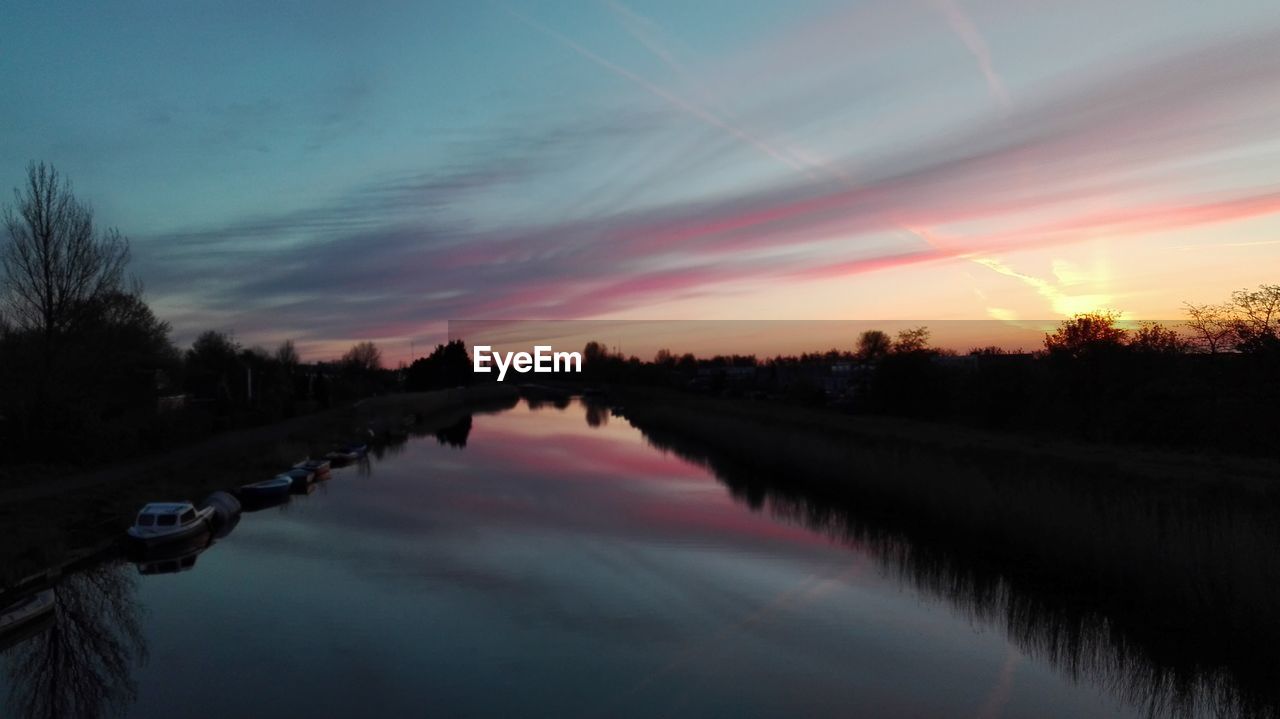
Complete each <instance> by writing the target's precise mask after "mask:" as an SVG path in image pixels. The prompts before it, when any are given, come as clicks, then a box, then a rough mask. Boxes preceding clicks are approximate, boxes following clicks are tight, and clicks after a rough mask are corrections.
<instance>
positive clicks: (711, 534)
mask: <svg viewBox="0 0 1280 719" xmlns="http://www.w3.org/2000/svg"><path fill="white" fill-rule="evenodd" d="M446 439H447V440H448V441H444V440H446ZM462 442H465V447H460V446H457V445H459V444H461V443H462ZM883 566H884V565H883V563H882V562H877V561H876V560H875V559H874V558H873V557H872V555H871V554H870V553H869V552H866V551H865V550H862V549H860V548H859V547H858V546H856V544H854V545H851V544H850V543H849V542H847V541H836V540H834V539H832V538H830V537H829V536H827V535H826V534H823V533H818V532H815V531H812V530H810V529H807V528H806V527H805V526H804V525H803V524H801V523H800V522H796V521H788V520H786V519H782V518H779V516H778V513H776V512H770V511H768V510H767V508H766V509H763V510H762V509H752V508H751V507H750V506H748V504H746V503H744V502H742V501H739V500H738V499H735V497H734V496H733V495H732V494H731V493H730V492H729V491H728V490H727V489H726V487H725V485H724V484H722V483H721V482H720V481H718V480H717V478H716V477H715V476H714V475H712V473H711V472H710V471H709V470H707V469H705V468H703V467H701V466H699V465H697V464H694V463H691V462H689V461H686V460H684V459H681V458H679V457H677V456H675V455H673V454H670V453H666V452H663V451H660V450H658V449H655V448H654V447H652V446H650V445H649V444H648V442H647V441H646V440H645V438H644V437H643V436H642V435H641V434H640V432H639V431H637V430H636V429H634V428H632V427H631V426H629V425H628V423H627V422H625V421H624V420H621V419H619V418H617V417H614V418H612V419H610V418H609V417H608V415H607V413H606V412H600V411H588V410H586V409H585V408H584V407H583V406H582V405H580V404H578V403H576V402H575V403H573V404H571V405H570V406H568V407H567V408H564V409H556V408H554V407H546V408H541V409H536V410H534V409H530V408H529V407H528V406H527V405H526V404H524V403H521V404H520V405H519V406H517V407H516V408H515V409H512V410H510V411H506V412H502V413H499V414H492V415H477V416H476V417H474V420H473V422H472V424H471V427H470V431H469V432H467V431H466V429H465V427H461V428H458V429H457V430H455V431H454V432H452V433H450V434H449V435H448V436H447V437H445V438H443V439H441V440H438V439H437V438H435V437H431V436H428V437H425V438H414V439H411V440H409V441H408V442H407V443H406V444H404V445H402V446H401V447H399V448H396V449H395V450H394V451H389V452H388V453H387V454H386V455H385V456H383V457H381V458H375V459H373V460H372V461H371V462H370V463H369V464H367V465H366V466H363V467H350V468H344V469H340V470H336V471H335V472H334V473H333V477H332V479H331V480H330V481H328V482H326V483H323V484H322V485H320V486H319V489H318V490H317V491H316V492H315V493H313V494H310V495H308V496H299V497H295V498H294V499H293V501H291V502H290V503H289V504H287V505H284V506H282V507H277V508H271V509H266V510H263V511H259V512H254V513H250V514H246V515H245V516H244V517H243V520H242V521H241V522H240V523H239V525H238V526H237V527H236V528H235V529H234V531H233V532H232V533H231V534H230V535H228V536H227V537H225V538H224V539H222V540H220V541H218V542H217V543H216V544H214V545H213V546H212V547H210V548H209V549H208V550H207V551H205V552H203V553H202V554H200V555H199V556H198V557H197V558H196V561H195V564H194V566H192V567H191V568H190V569H189V570H188V571H183V572H179V573H173V574H159V575H142V574H141V573H140V572H139V570H138V568H137V566H135V565H134V564H131V563H126V562H114V563H107V564H104V565H102V566H99V567H97V568H94V569H91V570H89V571H87V572H85V573H82V574H80V575H76V576H73V577H69V578H68V579H67V580H65V581H64V582H63V585H62V586H61V587H59V600H60V602H61V603H62V606H61V608H60V610H59V618H58V623H57V625H56V627H54V628H52V629H48V630H46V631H45V632H44V633H43V634H41V635H39V636H37V637H35V638H34V639H31V640H29V641H27V642H24V643H22V644H19V645H17V646H15V647H12V648H10V649H9V650H8V651H7V652H6V654H5V655H4V656H3V658H2V659H0V667H2V668H3V670H4V671H5V672H6V673H7V678H6V679H5V680H4V681H5V682H6V683H7V685H8V686H7V687H6V690H5V691H4V694H3V695H4V697H5V699H4V701H6V702H7V705H6V706H7V711H6V712H4V715H5V716H9V715H15V716H23V715H48V716H72V715H81V716H89V715H91V712H92V711H101V712H102V713H104V714H113V713H120V714H124V715H127V716H144V717H155V716H208V717H230V716H249V715H256V716H267V715H270V716H279V717H316V716H334V715H351V716H356V715H366V716H367V715H373V714H376V715H381V716H424V715H427V714H437V715H444V716H521V715H555V716H601V717H617V716H677V715H679V716H837V715H838V716H848V715H851V714H854V715H862V716H875V715H880V716H900V717H910V716H922V717H929V716H940V717H941V716H947V717H954V716H968V717H997V716H1003V717H1019V716H1025V717H1050V716H1062V717H1078V716H1127V715H1128V714H1127V713H1126V712H1129V711H1131V710H1130V709H1127V708H1126V707H1125V706H1124V705H1122V704H1121V703H1120V702H1119V701H1118V700H1117V698H1116V697H1115V696H1114V695H1113V694H1112V693H1111V692H1109V691H1107V690H1105V689H1104V688H1102V687H1099V686H1094V685H1092V684H1090V683H1089V682H1087V681H1085V680H1081V682H1080V683H1079V684H1076V683H1073V682H1072V681H1070V680H1069V679H1067V678H1066V677H1065V676H1064V675H1063V673H1061V672H1060V671H1059V670H1057V669H1055V668H1052V667H1050V666H1047V665H1045V664H1044V663H1042V662H1040V661H1037V660H1035V659H1033V658H1029V657H1028V656H1026V655H1024V654H1023V653H1022V652H1020V651H1019V650H1018V649H1017V648H1016V647H1015V646H1014V645H1013V644H1011V642H1010V641H1008V639H1007V638H1006V636H1005V634H1004V631H1003V630H1002V629H999V628H997V627H995V626H993V625H990V624H985V623H983V622H978V621H971V620H970V619H967V618H966V615H965V614H964V613H963V612H960V611H959V610H957V609H956V608H955V607H954V606H953V605H952V604H951V603H948V602H946V601H943V600H941V599H936V598H931V597H930V596H926V595H924V594H921V593H919V592H917V590H915V589H913V588H912V586H911V585H909V584H906V583H904V581H900V580H899V579H898V578H897V576H896V575H893V574H892V573H888V572H886V571H884V570H883V568H882V567H883ZM0 676H3V675H0Z"/></svg>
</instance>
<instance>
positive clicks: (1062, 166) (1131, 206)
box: [138, 3, 1280, 346]
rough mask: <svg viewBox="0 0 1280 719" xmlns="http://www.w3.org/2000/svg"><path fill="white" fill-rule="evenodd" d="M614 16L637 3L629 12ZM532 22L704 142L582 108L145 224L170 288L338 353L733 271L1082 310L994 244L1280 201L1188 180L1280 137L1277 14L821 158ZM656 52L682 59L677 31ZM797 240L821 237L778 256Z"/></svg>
mask: <svg viewBox="0 0 1280 719" xmlns="http://www.w3.org/2000/svg"><path fill="white" fill-rule="evenodd" d="M942 7H943V9H944V10H946V8H947V7H953V8H955V7H957V6H954V4H953V3H943V5H942ZM617 12H619V13H622V14H623V15H624V16H626V17H630V16H627V15H626V13H627V10H626V9H625V8H623V7H622V6H617ZM947 12H948V17H949V18H951V20H950V22H951V23H952V26H953V29H954V30H955V31H956V32H957V33H958V34H959V35H960V36H961V37H962V38H968V39H966V40H965V42H966V45H967V46H968V48H969V50H970V51H971V52H972V53H973V54H974V55H975V57H977V58H978V59H979V61H980V65H981V67H982V68H983V71H984V75H985V76H986V79H987V81H988V83H989V87H990V88H991V91H992V93H993V96H996V97H997V98H1002V97H1003V98H1007V92H1006V91H1005V90H1004V89H1003V88H1004V85H1003V82H1002V81H1001V79H1000V76H999V75H998V74H997V73H996V72H995V70H994V67H993V65H992V63H991V58H990V51H989V50H988V49H987V46H986V45H985V43H984V42H982V41H981V37H980V36H979V35H978V34H977V31H976V29H975V28H973V27H972V24H971V23H970V22H969V21H968V20H966V19H965V16H963V15H962V14H957V15H956V16H955V17H952V16H951V11H949V10H947ZM958 12H959V11H958V9H957V10H956V13H958ZM518 17H520V18H521V22H522V23H524V24H525V25H526V26H528V27H530V28H533V29H534V30H535V31H536V32H537V33H538V34H540V35H542V36H544V37H546V38H547V39H550V40H552V41H554V42H555V43H556V44H558V45H560V46H562V47H564V48H566V49H567V50H569V51H571V52H572V53H574V54H575V55H576V56H578V57H580V58H583V59H585V60H587V61H588V62H589V63H591V64H592V65H593V66H597V67H600V68H602V69H603V70H605V71H607V72H609V73H612V74H614V75H616V76H618V77H619V78H622V79H623V80H625V81H626V84H627V85H629V86H632V87H634V88H639V89H640V90H642V91H643V93H644V95H645V96H646V98H645V99H647V100H655V99H656V100H657V101H659V102H660V103H662V104H663V105H664V106H666V107H667V108H674V109H675V110H677V111H678V113H679V114H680V115H681V116H684V117H688V118H691V119H693V120H696V121H697V123H699V125H700V127H701V131H702V132H703V133H705V134H695V135H693V136H684V139H685V140H687V142H686V144H682V145H676V144H675V143H672V142H669V141H668V139H667V138H668V136H667V135H665V134H661V133H652V132H649V131H648V130H649V129H650V128H646V127H644V126H632V125H629V124H628V123H627V122H615V120H616V118H617V117H621V116H624V113H621V112H619V113H616V114H611V115H608V116H606V117H604V118H602V119H599V120H595V119H592V117H584V118H578V119H577V120H575V121H573V122H567V123H564V124H561V125H558V126H557V125H551V126H548V127H543V128H532V127H531V128H525V129H523V130H521V131H519V132H514V133H512V134H511V136H509V137H498V138H493V139H491V140H490V141H488V142H486V143H482V145H481V146H480V149H476V148H472V149H471V150H469V151H468V152H466V153H462V154H461V155H460V156H459V159H458V160H457V161H456V162H451V163H446V164H445V165H444V166H442V167H439V168H436V169H428V170H424V171H422V172H420V173H409V174H403V175H398V176H394V177H385V178H382V179H379V180H376V181H366V182H363V183H353V185H352V188H351V189H350V190H349V191H348V192H346V193H344V194H341V195H339V196H337V197H331V198H326V199H324V200H323V201H317V202H316V203H315V204H314V205H313V206H311V207H303V208H300V209H292V210H287V211H281V212H278V213H268V214H265V215H255V216H250V217H245V218H242V219H240V220H236V221H231V222H227V223H225V224H223V225H220V226H211V227H199V228H194V229H192V230H190V231H186V232H182V233H174V234H171V235H167V236H164V237H152V238H141V242H140V245H139V252H138V255H139V257H140V258H141V260H142V262H143V268H144V276H146V277H147V279H148V281H149V283H150V284H151V286H152V288H153V293H154V294H158V295H161V296H163V295H166V294H169V295H173V296H175V297H178V296H180V297H182V298H183V302H184V303H187V304H189V303H190V301H191V300H192V299H193V298H199V304H201V305H202V306H203V307H204V310H203V312H204V313H208V312H213V313H220V314H221V316H223V317H226V318H227V323H226V324H229V325H234V326H236V327H237V328H240V329H241V332H242V334H244V335H245V336H246V337H249V338H257V337H263V338H265V337H282V336H286V335H290V336H294V337H298V338H300V339H303V340H304V341H309V342H312V343H316V344H317V346H318V345H319V344H320V343H324V342H326V341H339V340H348V339H350V338H357V337H361V338H363V337H373V338H381V337H410V336H417V335H419V334H421V333H422V332H423V331H424V329H423V328H424V327H427V326H429V325H430V324H431V323H439V322H440V321H442V320H445V319H449V318H483V317H507V318H512V317H529V318H542V319H550V318H575V317H594V316H601V315H607V314H609V313H615V312H620V311H623V310H625V309H628V308H633V307H635V306H638V305H639V306H643V305H645V304H646V303H655V302H661V301H667V300H671V299H674V298H695V297H705V296H710V295H714V294H715V293H717V292H719V291H721V288H723V287H726V286H728V285H730V284H734V283H738V284H740V283H743V282H759V283H768V284H770V285H771V286H785V285H786V284H787V283H803V282H807V281H811V280H814V279H822V278H833V277H844V276H851V275H856V274H858V273H863V272H868V271H872V270H877V269H884V268H890V267H904V266H910V265H915V264H920V263H926V262H938V261H944V260H961V261H976V262H979V263H980V264H982V265H983V266H985V267H987V268H988V269H991V270H993V271H995V272H998V273H1001V274H1002V275H1004V276H1007V277H1010V278H1012V279H1016V280H1017V281H1019V282H1021V283H1023V284H1025V285H1027V286H1028V287H1031V288H1033V289H1034V290H1035V291H1036V292H1038V293H1040V295H1041V296H1043V297H1044V298H1045V299H1046V300H1047V301H1048V302H1050V303H1051V304H1052V305H1053V306H1054V307H1055V308H1056V309H1058V310H1059V311H1063V312H1068V311H1071V310H1072V309H1073V308H1074V307H1075V306H1076V304H1075V303H1077V302H1085V300H1086V299H1087V300H1088V302H1094V301H1100V300H1101V299H1102V298H1100V297H1089V296H1087V295H1088V293H1085V294H1086V297H1085V298H1084V299H1081V297H1079V296H1076V295H1074V294H1072V293H1071V291H1070V290H1069V288H1067V287H1065V285H1064V284H1063V283H1062V281H1061V278H1060V279H1059V281H1058V282H1056V283H1055V282H1051V281H1049V280H1045V279H1042V278H1037V277H1035V276H1033V275H1030V274H1027V273H1023V272H1018V271H1016V270H1014V269H1013V268H1012V267H1011V266H1009V265H1007V264H1005V263H1004V262H1003V261H1001V260H999V259H995V258H997V257H1000V256H1001V255H1000V253H1002V252H1009V251H1014V250H1018V249H1025V248H1027V247H1047V246H1052V245H1055V244H1063V243H1069V242H1075V241H1078V240H1080V239H1083V238H1096V237H1099V236H1105V237H1107V238H1108V239H1109V240H1110V241H1123V240H1124V239H1125V238H1127V237H1133V236H1137V235H1140V234H1142V233H1149V232H1155V231H1160V230H1163V229H1168V228H1185V227H1191V226H1196V225H1201V224H1209V223H1218V222H1226V221H1231V220H1235V219H1240V218H1247V217H1256V216H1260V215H1265V214H1273V213H1278V212H1280V185H1277V183H1275V182H1274V181H1271V182H1268V181H1267V180H1266V178H1262V179H1261V180H1260V181H1258V182H1253V183H1247V182H1239V181H1237V180H1235V179H1234V178H1223V177H1219V176H1215V175H1213V174H1211V173H1210V174H1203V173H1201V174H1192V173H1188V172H1186V171H1185V168H1186V167H1195V166H1196V164H1197V163H1202V162H1208V159H1209V158H1213V157H1215V156H1217V155H1219V154H1221V153H1223V152H1227V151H1240V150H1241V149H1242V148H1249V147H1252V146H1254V145H1256V144H1258V143H1263V142H1267V141H1269V140H1270V139H1271V138H1273V137H1274V136H1275V135H1276V133H1277V131H1280V116H1277V115H1276V114H1275V112H1274V107H1272V106H1271V105H1270V104H1269V103H1267V102H1264V101H1260V98H1268V97H1274V96H1275V93H1276V92H1277V91H1278V90H1280V32H1277V31H1276V30H1275V29H1270V28H1264V29H1260V30H1257V31H1254V32H1252V33H1249V34H1239V35H1233V36H1224V37H1219V38H1217V39H1214V40H1210V41H1204V42H1202V43H1201V44H1200V45H1198V46H1192V47H1178V48H1171V49H1169V48H1167V49H1165V51H1164V53H1163V54H1159V55H1152V56H1150V57H1147V58H1143V59H1141V60H1138V61H1133V62H1131V63H1129V64H1127V65H1113V66H1109V67H1107V68H1105V69H1099V68H1086V69H1083V70H1080V71H1077V72H1075V73H1074V74H1073V75H1071V76H1069V77H1066V78H1064V79H1062V80H1061V81H1060V82H1058V83H1056V84H1054V85H1053V86H1052V87H1047V88H1042V89H1041V91H1040V92H1038V93H1036V94H1033V95H1029V96H1025V97H1024V96H1021V95H1020V96H1019V101H1018V102H1017V103H1016V104H1011V105H1009V106H1008V107H1007V111H1006V112H1005V113H1004V114H1003V116H1002V117H999V118H991V117H987V118H970V119H967V120H964V121H962V122H957V123H956V124H955V125H954V126H952V127H950V128H949V129H947V130H946V131H944V132H936V133H930V134H928V135H926V136H923V137H910V136H908V137H906V138H904V139H903V140H902V141H901V142H900V143H898V144H896V145H887V146H875V147H865V146H859V147H858V148H857V149H850V150H849V151H848V152H847V153H846V154H845V155H844V156H843V157H841V158H839V159H836V160H833V161H831V163H830V167H824V166H823V165H822V164H819V163H815V162H809V161H801V160H798V159H796V157H795V153H794V152H792V151H791V150H789V149H787V146H786V145H785V143H782V142H778V143H775V142H773V141H771V140H768V139H765V136H764V135H763V134H756V133H754V132H749V131H747V130H746V129H744V128H745V127H747V126H751V125H754V124H755V123H751V122H739V121H738V120H737V119H734V120H729V119H726V118H727V117H729V115H727V114H725V115H722V114H719V113H717V112H714V111H712V110H710V109H708V108H709V104H708V103H704V102H702V101H700V100H699V99H697V98H696V97H694V98H692V99H690V98H686V97H683V96H681V95H678V94H676V93H674V92H672V91H671V90H668V89H665V88H663V87H661V86H660V85H658V84H656V83H654V82H652V81H650V80H648V79H646V78H644V77H642V76H640V75H639V74H637V73H636V72H634V71H632V70H630V69H627V68H626V67H623V66H622V65H621V64H618V63H616V62H614V61H612V60H610V59H607V58H606V57H604V56H602V55H601V54H598V53H597V52H595V51H593V50H591V49H588V48H587V47H585V46H584V45H582V44H579V43H578V42H576V41H575V40H573V39H571V38H569V37H568V36H566V35H564V34H563V33H561V32H559V31H557V30H555V29H552V28H550V27H547V26H546V25H545V24H543V23H540V22H538V21H535V20H532V19H529V18H527V17H524V16H522V15H521V16H518ZM628 22H631V23H633V24H634V25H635V27H633V28H632V34H633V35H641V36H646V37H649V42H650V43H653V42H654V41H653V39H652V37H651V36H648V35H645V33H651V32H656V30H655V29H654V28H653V27H651V26H649V25H647V24H646V22H647V21H645V20H643V19H639V18H634V17H633V18H630V19H629V20H628ZM641 29H643V30H644V31H643V32H641ZM649 50H650V51H651V52H654V53H656V54H658V56H659V57H660V58H665V56H666V55H667V54H668V53H667V52H666V50H664V49H663V48H662V46H661V45H657V44H655V45H654V47H650V48H649ZM664 61H665V60H664ZM671 62H675V60H674V59H672V60H671ZM675 67H682V66H680V65H676V66H675ZM1103 70H1105V71H1103ZM820 100H821V101H822V102H827V101H829V98H821V99H820ZM816 101H817V100H815V102H816ZM632 109H634V107H633V106H627V110H632ZM769 112H773V110H772V109H770V110H769ZM625 116H627V117H630V116H631V115H630V114H625ZM759 124H760V125H761V126H764V125H767V124H768V123H767V122H765V121H764V120H761V121H760V123H759ZM593 128H594V129H593ZM619 151H625V152H627V153H633V154H635V155H639V156H640V158H641V159H640V160H637V161H636V168H635V169H634V170H633V171H627V172H618V173H617V176H616V177H610V178H609V179H608V181H601V182H600V183H598V184H597V185H593V186H591V188H590V189H591V191H592V192H595V193H601V194H600V195H599V196H598V197H597V199H596V201H591V202H588V201H586V200H585V199H584V197H580V196H579V197H570V198H565V199H564V200H563V201H562V202H560V203H558V204H556V205H554V206H553V207H550V208H549V209H548V210H547V211H545V212H543V213H541V214H534V215H531V216H529V217H527V218H510V217H502V216H500V215H499V214H494V215H493V216H490V215H488V214H486V213H485V212H484V208H486V207H500V206H501V205H502V204H503V203H504V202H510V201H512V200H513V199H515V198H524V197H527V196H531V195H538V194H539V193H540V192H542V191H543V190H544V188H545V185H546V183H548V182H550V181H551V179H552V178H557V179H559V178H564V177H566V176H572V175H573V174H574V173H575V172H576V171H577V170H578V168H580V167H581V165H582V164H583V163H587V162H592V161H595V160H597V159H598V158H599V156H600V155H601V154H606V155H607V154H608V153H614V152H619ZM700 153H701V154H700ZM743 153H745V154H746V155H748V156H750V157H751V158H752V159H753V160H756V161H758V160H760V159H761V158H762V157H763V158H767V159H768V160H769V161H770V162H771V163H772V164H773V165H774V168H773V169H776V170H779V171H778V172H765V173H760V174H758V175H754V176H752V177H751V178H750V180H745V181H741V182H737V183H735V184H732V185H714V186H715V187H716V190H715V191H709V192H705V193H702V194H697V193H689V194H682V195H680V198H670V197H668V198H665V199H663V200H662V201H660V202H652V201H646V202H639V201H635V199H634V197H633V196H632V195H633V188H635V187H637V186H643V187H648V188H652V187H657V188H662V187H665V186H680V187H683V186H684V184H685V183H689V182H690V181H691V178H690V175H691V174H692V173H693V170H692V169H691V168H694V167H697V168H702V167H703V165H701V164H698V163H695V162H694V159H693V158H695V157H698V158H702V161H704V162H705V165H706V167H707V168H708V169H707V172H706V174H707V175H709V176H716V175H717V173H720V172H723V171H724V169H723V168H724V167H726V166H728V165H731V163H730V162H729V160H730V159H736V158H739V157H740V156H741V155H742V154H743ZM855 168H856V169H857V171H856V172H854V171H853V170H854V169H855ZM1179 168H1183V169H1181V170H1180V169H1179ZM851 177H854V178H856V181H852V180H850V179H849V178H851ZM1270 177H1271V178H1274V175H1271V176H1270ZM708 182H710V181H709V180H708ZM723 187H730V188H731V189H722V188H723ZM495 218H496V219H495ZM905 228H915V229H913V230H907V229H905ZM924 228H928V229H927V230H925V229H924ZM797 243H803V245H804V248H805V251H803V252H795V253H786V252H781V251H780V250H784V249H786V248H787V247H788V246H791V245H795V244H797ZM177 304H178V303H176V302H175V306H176V305H177ZM207 317H208V315H207V314H201V315H200V317H199V319H201V320H204V319H207ZM193 319H195V318H193ZM184 329H196V328H184Z"/></svg>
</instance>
